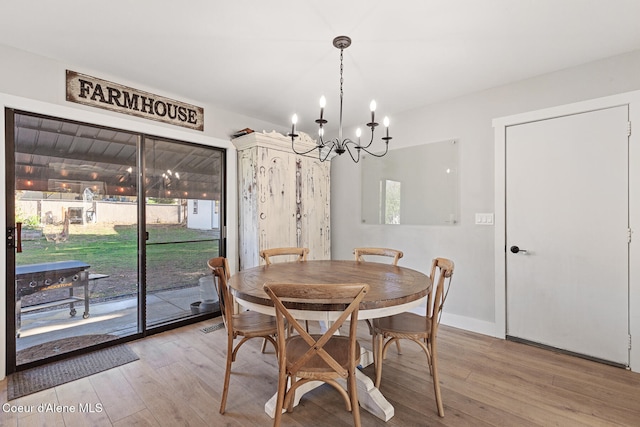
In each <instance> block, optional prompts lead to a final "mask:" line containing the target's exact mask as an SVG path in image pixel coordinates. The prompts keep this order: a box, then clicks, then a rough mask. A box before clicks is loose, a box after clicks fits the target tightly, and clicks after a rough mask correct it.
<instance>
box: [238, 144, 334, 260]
mask: <svg viewBox="0 0 640 427" xmlns="http://www.w3.org/2000/svg"><path fill="white" fill-rule="evenodd" d="M301 139H304V140H305V141H304V142H302V143H300V142H298V141H297V140H296V147H298V146H300V147H303V146H306V147H312V146H313V145H315V143H314V142H313V141H311V140H310V139H308V138H301ZM232 142H233V144H234V145H235V146H236V148H237V149H238V197H239V200H238V212H239V216H240V218H239V228H240V229H239V233H238V234H239V239H240V241H239V245H238V247H239V252H240V254H239V255H240V269H241V270H243V269H246V268H250V267H255V266H257V265H259V264H260V262H261V259H260V255H259V252H260V250H261V249H267V248H274V247H290V246H295V247H307V248H309V255H308V258H307V259H311V260H313V259H330V258H331V229H330V218H329V217H330V194H329V193H330V188H331V182H330V170H331V169H330V167H331V166H330V165H331V162H330V161H326V162H320V160H318V158H317V153H316V151H315V150H314V153H315V156H316V157H310V156H300V155H297V154H295V153H294V152H293V151H292V149H291V139H289V138H288V137H286V136H283V135H281V134H279V133H276V132H272V133H268V134H266V133H257V132H254V133H250V134H247V135H244V136H241V137H239V138H236V139H234V140H233V141H232ZM297 149H298V150H299V151H302V150H303V148H297ZM307 149H308V148H307Z"/></svg>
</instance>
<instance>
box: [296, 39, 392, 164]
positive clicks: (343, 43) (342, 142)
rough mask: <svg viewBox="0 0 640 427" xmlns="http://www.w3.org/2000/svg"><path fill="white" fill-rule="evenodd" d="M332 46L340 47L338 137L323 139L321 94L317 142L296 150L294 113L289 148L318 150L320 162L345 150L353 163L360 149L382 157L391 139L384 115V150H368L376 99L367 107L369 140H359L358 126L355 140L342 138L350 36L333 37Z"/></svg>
mask: <svg viewBox="0 0 640 427" xmlns="http://www.w3.org/2000/svg"><path fill="white" fill-rule="evenodd" d="M333 46H335V47H336V48H338V49H340V124H339V127H338V137H337V138H334V139H331V140H329V141H327V140H325V139H324V125H326V124H327V121H326V120H325V119H324V107H325V105H326V103H327V100H326V99H325V97H324V96H322V97H321V98H320V118H319V119H317V120H316V123H317V124H318V138H319V140H318V142H317V143H316V146H315V147H313V148H311V149H309V150H307V151H298V150H296V147H295V139H296V138H297V137H298V136H299V135H298V134H297V133H296V124H297V122H298V116H297V115H296V114H294V115H293V117H292V118H291V123H292V124H291V133H289V134H287V135H288V136H290V137H291V149H292V150H293V151H294V152H295V153H296V154H299V155H304V154H309V153H311V152H312V151H313V150H318V158H319V159H320V161H321V162H324V161H325V160H327V159H328V158H329V156H330V155H331V153H335V154H337V155H342V154H344V153H345V152H348V153H349V155H350V156H351V159H352V160H353V161H354V162H355V163H358V161H360V153H361V152H362V151H364V152H365V153H367V154H370V155H372V156H375V157H382V156H384V155H385V154H387V151H389V140H391V137H390V136H389V118H388V117H385V118H384V120H383V124H384V126H385V128H386V134H385V136H383V137H382V140H383V141H384V145H385V147H384V152H383V153H380V154H377V153H374V152H372V151H369V150H370V149H369V147H371V144H373V139H374V133H375V130H376V126H378V123H376V120H375V112H376V101H371V104H370V105H369V108H370V110H371V122H369V123H367V126H368V127H369V128H370V129H371V139H369V142H366V141H365V145H363V144H362V143H361V142H360V137H361V136H362V131H361V130H360V128H357V129H356V138H357V141H353V140H351V139H349V138H344V139H343V138H342V99H343V91H342V83H343V81H344V79H343V77H342V71H343V65H342V58H343V51H344V50H345V49H346V48H348V47H349V46H351V38H349V37H347V36H338V37H336V38H335V39H333Z"/></svg>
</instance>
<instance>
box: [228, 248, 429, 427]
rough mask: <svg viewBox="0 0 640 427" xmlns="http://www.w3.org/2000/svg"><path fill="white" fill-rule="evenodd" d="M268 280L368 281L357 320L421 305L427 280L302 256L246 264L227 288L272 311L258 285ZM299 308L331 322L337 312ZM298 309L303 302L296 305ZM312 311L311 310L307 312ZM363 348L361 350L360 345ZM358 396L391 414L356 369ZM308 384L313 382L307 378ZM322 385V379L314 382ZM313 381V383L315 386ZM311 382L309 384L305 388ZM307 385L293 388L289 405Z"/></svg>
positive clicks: (365, 359) (404, 271)
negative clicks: (296, 390)
mask: <svg viewBox="0 0 640 427" xmlns="http://www.w3.org/2000/svg"><path fill="white" fill-rule="evenodd" d="M267 282H276V283H306V284H316V283H367V284H368V285H369V286H370V290H369V292H368V293H367V295H366V297H365V299H364V300H363V301H362V302H361V303H360V310H359V312H358V319H362V320H364V319H373V318H376V317H384V316H391V315H393V314H397V313H401V312H405V311H407V310H410V309H412V308H414V307H417V306H419V305H420V304H422V303H423V302H424V301H425V299H426V296H427V294H428V293H429V291H430V290H431V286H432V282H431V279H430V278H429V276H427V275H425V274H423V273H420V272H419V271H416V270H412V269H410V268H406V267H399V266H394V265H391V264H381V263H376V262H360V261H338V260H322V261H304V262H285V263H276V264H271V265H262V266H259V267H253V268H249V269H246V270H243V271H240V272H238V273H236V274H235V275H233V276H231V278H230V280H229V287H230V290H231V292H232V293H233V295H234V297H235V299H236V300H237V302H238V303H239V304H240V305H242V306H243V307H245V308H248V309H250V310H255V311H258V312H261V313H265V314H271V315H273V314H274V313H275V309H274V308H273V303H272V302H271V299H270V298H269V296H268V295H267V294H266V292H265V291H264V290H263V286H264V284H265V283H267ZM299 304H301V305H304V310H295V306H294V307H292V308H293V309H292V310H291V312H292V314H293V315H294V316H295V317H296V318H299V319H305V320H319V321H329V322H330V321H331V320H334V319H336V318H337V317H338V316H339V315H340V312H339V311H336V310H340V308H339V307H336V306H335V304H332V305H331V306H330V307H329V306H326V305H323V304H317V303H313V304H312V303H308V304H307V303H299ZM300 308H303V307H300ZM309 310H311V311H309ZM363 350H364V349H363ZM370 353H371V352H368V351H365V352H363V355H362V358H361V361H360V363H361V365H362V366H367V365H368V364H370V363H372V358H371V354H370ZM356 374H357V378H358V398H359V400H360V406H362V407H363V408H364V409H366V410H367V411H369V412H371V413H372V414H374V415H376V416H377V417H378V418H381V419H383V420H384V421H388V420H389V419H391V417H393V414H394V409H393V406H392V405H391V404H390V403H389V402H388V401H387V400H386V399H385V398H384V396H383V395H382V394H381V393H380V391H379V390H378V389H377V388H375V386H374V385H373V382H372V381H371V379H370V378H368V377H367V376H366V375H364V374H363V373H362V372H360V371H359V370H358V372H357V373H356ZM310 384H312V383H310ZM318 384H321V383H318ZM316 386H317V385H316ZM311 388H312V387H311V386H310V387H309V389H311ZM307 391H309V390H306V389H305V390H302V387H301V390H299V393H298V392H296V398H295V402H294V404H296V405H297V404H298V402H299V400H300V397H301V396H302V395H303V394H304V393H306V392H307ZM275 399H276V396H275V395H274V396H273V397H272V398H271V399H270V400H269V401H268V402H267V403H266V404H265V411H266V412H267V413H268V414H269V415H270V416H271V417H273V414H274V411H275V402H276V400H275Z"/></svg>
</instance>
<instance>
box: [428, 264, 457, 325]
mask: <svg viewBox="0 0 640 427" xmlns="http://www.w3.org/2000/svg"><path fill="white" fill-rule="evenodd" d="M453 270H454V263H453V261H451V260H449V259H446V258H435V259H434V260H433V262H432V264H431V280H432V281H433V287H432V289H431V292H429V295H428V297H427V318H429V319H431V327H432V329H434V331H435V329H437V327H438V325H439V324H440V318H441V317H442V309H443V307H444V302H445V300H446V299H447V295H448V294H449V288H450V287H451V279H452V277H453Z"/></svg>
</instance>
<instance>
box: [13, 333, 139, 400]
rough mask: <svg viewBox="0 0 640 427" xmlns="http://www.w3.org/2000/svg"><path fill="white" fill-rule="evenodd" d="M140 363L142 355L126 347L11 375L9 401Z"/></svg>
mask: <svg viewBox="0 0 640 427" xmlns="http://www.w3.org/2000/svg"><path fill="white" fill-rule="evenodd" d="M134 360H138V355H137V354H135V353H134V352H133V350H131V349H130V348H129V347H128V346H127V345H126V344H120V345H117V346H115V347H108V348H105V349H102V350H98V351H94V352H92V353H88V354H83V355H81V356H76V357H73V358H71V359H66V360H61V361H59V362H53V363H49V364H47V365H43V366H38V367H35V368H31V369H27V370H25V371H20V372H16V373H13V374H11V375H9V377H8V380H9V381H8V384H7V399H8V400H13V399H17V398H19V397H22V396H26V395H28V394H32V393H35V392H38V391H42V390H46V389H48V388H52V387H56V386H59V385H60V384H64V383H68V382H69V381H74V380H77V379H80V378H84V377H87V376H89V375H93V374H97V373H98V372H102V371H106V370H107V369H111V368H115V367H116V366H121V365H124V364H126V363H129V362H133V361H134Z"/></svg>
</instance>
